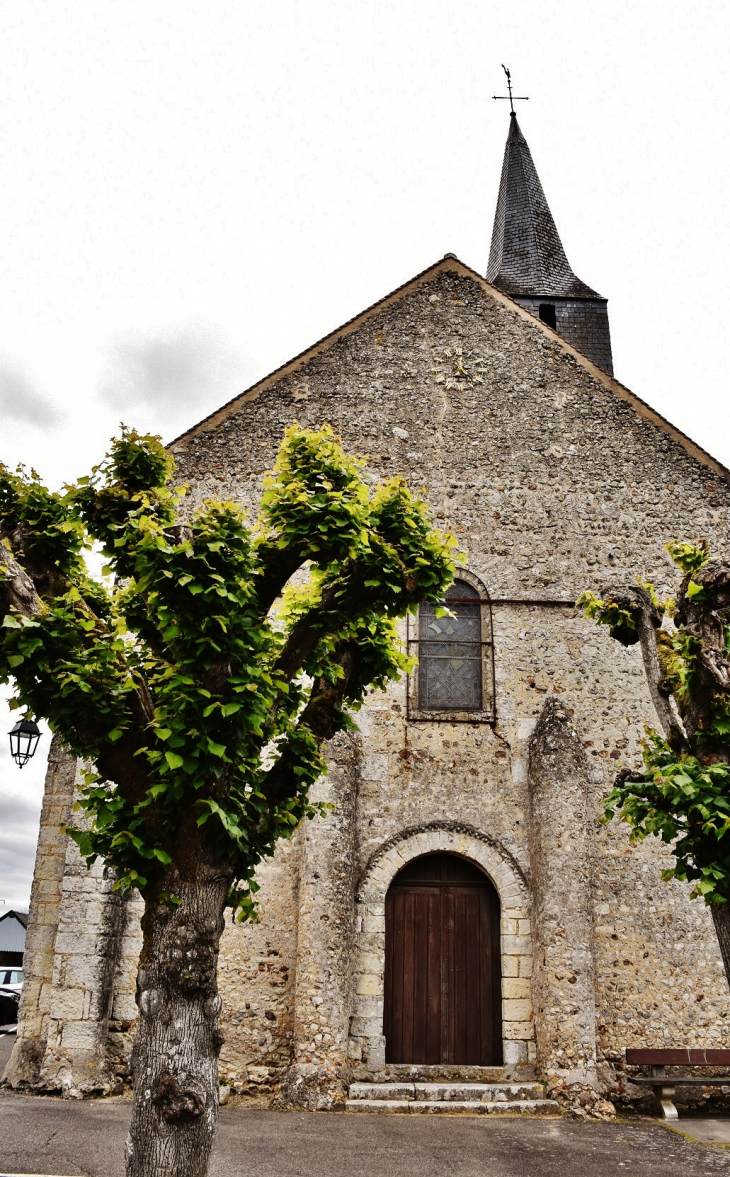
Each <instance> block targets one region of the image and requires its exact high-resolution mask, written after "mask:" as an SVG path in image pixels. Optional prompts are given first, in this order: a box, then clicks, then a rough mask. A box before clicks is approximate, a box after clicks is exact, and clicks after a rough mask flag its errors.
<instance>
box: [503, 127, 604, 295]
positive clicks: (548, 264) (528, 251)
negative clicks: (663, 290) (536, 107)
mask: <svg viewBox="0 0 730 1177" xmlns="http://www.w3.org/2000/svg"><path fill="white" fill-rule="evenodd" d="M487 280H488V281H489V282H491V283H492V284H493V285H494V286H496V287H497V288H498V289H499V290H502V291H504V293H505V294H510V295H513V296H514V295H517V296H520V295H522V296H523V297H524V296H525V295H530V294H533V295H538V296H539V295H548V296H550V295H552V296H556V295H557V296H558V297H561V298H599V297H600V296H599V295H598V294H597V293H596V291H595V290H591V288H590V286H586V284H585V282H581V280H580V278H576V276H575V274H574V273H573V271H572V269H571V268H570V262H569V261H568V259H567V257H566V256H565V250H564V249H563V244H562V242H561V240H560V236H559V234H558V230H557V229H556V227H555V221H554V220H553V216H552V213H551V212H550V209H549V207H548V202H547V200H546V199H545V193H544V192H543V189H542V184H541V183H540V177H539V176H538V174H537V171H536V169H535V165H534V163H533V161H532V155H531V154H530V148H529V147H528V146H527V140H526V139H525V136H524V135H523V134H522V131H521V130H520V125H519V123H518V122H517V115H516V114H514V113H512V114H511V115H510V120H509V135H508V136H507V144H506V146H505V149H504V162H503V164H502V179H501V181H500V185H499V198H498V200H497V212H496V214H495V217H494V229H493V230H492V248H491V250H490V254H489V267H488V269H487Z"/></svg>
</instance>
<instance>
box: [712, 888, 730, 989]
mask: <svg viewBox="0 0 730 1177" xmlns="http://www.w3.org/2000/svg"><path fill="white" fill-rule="evenodd" d="M710 910H711V912H712V921H713V923H714V925H715V932H716V933H717V942H718V944H719V945H720V952H721V954H722V963H723V965H724V966H725V976H726V978H727V983H728V985H730V902H728V903H711V904H710Z"/></svg>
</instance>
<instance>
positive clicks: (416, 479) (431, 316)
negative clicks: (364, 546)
mask: <svg viewBox="0 0 730 1177" xmlns="http://www.w3.org/2000/svg"><path fill="white" fill-rule="evenodd" d="M293 421H298V422H299V423H300V424H301V425H304V426H318V425H321V424H322V423H324V422H325V421H326V422H329V423H330V424H331V425H332V426H333V427H334V428H335V430H336V431H337V432H338V433H340V434H341V436H342V438H343V442H344V444H345V446H346V447H347V448H348V449H351V450H354V451H358V452H362V453H368V454H369V455H370V457H371V466H372V469H373V472H374V473H375V474H376V475H377V476H379V477H387V476H390V475H393V474H402V475H405V476H406V477H407V478H408V480H409V482H410V483H411V485H412V486H414V487H417V488H421V489H422V490H423V491H424V493H425V494H426V495H427V497H428V498H429V501H430V502H431V504H432V507H433V509H434V512H435V514H436V516H437V517H438V519H439V520H441V521H443V523H444V525H445V526H449V527H451V528H453V529H454V530H455V531H456V533H457V535H458V536H459V538H460V540H461V541H462V543H463V544H464V545H465V546H466V547H467V548H468V550H469V552H470V553H472V556H473V559H474V560H475V564H474V568H473V570H474V571H475V572H477V573H478V574H479V575H482V576H483V577H484V579H485V581H486V583H487V584H488V586H489V588H490V591H491V592H493V593H495V592H496V593H499V594H502V595H504V596H511V595H516V594H518V593H519V594H522V593H524V592H525V591H529V592H530V593H531V594H534V593H538V594H541V595H548V596H552V595H555V593H556V592H559V595H560V596H561V597H563V596H564V599H571V598H573V597H574V596H575V594H576V593H577V592H579V591H580V590H581V589H582V588H584V587H586V586H593V585H594V584H595V583H596V577H597V575H598V576H605V574H609V575H610V576H611V577H612V578H614V577H615V576H616V575H619V576H628V577H629V578H630V579H633V576H634V572H635V570H636V569H638V568H639V567H643V568H646V569H648V570H649V571H650V572H652V573H653V574H655V575H658V576H659V578H660V579H661V578H662V575H663V574H664V572H665V570H666V569H667V564H666V558H665V554H664V548H663V544H664V540H665V538H670V537H687V536H689V535H700V534H701V535H706V534H707V535H710V534H711V533H712V532H713V531H714V532H716V533H717V529H718V528H720V527H722V526H723V525H724V523H725V522H726V519H727V509H728V506H730V495H729V491H728V483H727V477H728V475H727V471H725V469H724V468H723V467H722V466H720V464H719V463H717V462H715V461H714V460H713V459H712V458H710V457H709V455H706V454H704V452H703V451H702V450H700V449H699V447H697V446H695V445H694V444H693V443H692V442H691V441H689V439H687V438H686V437H684V436H683V435H682V434H681V433H680V432H679V431H678V430H675V429H673V427H672V426H670V425H669V424H668V423H667V422H665V421H664V420H663V419H662V418H661V417H660V416H659V415H658V414H656V413H654V412H653V410H651V409H650V408H649V407H648V406H647V405H645V404H643V402H641V401H640V400H639V399H638V398H636V397H634V396H633V395H632V394H631V393H630V392H629V391H628V390H627V389H625V388H623V386H621V385H620V384H618V383H617V382H616V381H614V380H613V379H611V378H610V377H608V376H606V375H605V373H603V372H601V370H600V369H599V368H597V367H596V366H595V365H593V364H592V363H591V362H590V361H589V360H586V359H585V357H582V356H580V355H579V353H577V352H576V351H575V350H574V349H573V348H572V347H570V345H568V344H567V343H566V342H565V341H564V340H563V339H562V338H561V337H560V336H558V335H557V334H556V333H555V332H554V331H552V330H550V329H549V328H548V327H546V326H545V325H544V324H543V323H541V322H540V321H539V320H538V319H536V318H534V317H533V316H532V315H530V314H529V313H528V312H526V311H524V310H523V309H522V308H521V307H518V306H516V304H515V303H513V302H512V301H511V300H510V299H508V298H506V297H505V296H504V295H502V294H501V293H500V292H499V291H497V290H495V289H494V288H493V287H491V286H490V285H489V284H488V283H486V282H485V281H484V280H483V279H481V278H479V277H478V275H476V274H474V273H473V272H472V271H469V270H468V269H467V268H466V267H465V266H463V265H462V264H461V263H460V262H458V261H457V260H456V259H449V258H447V259H445V260H444V261H443V262H441V263H439V264H438V265H437V266H435V267H433V269H432V270H430V271H426V273H425V274H423V275H421V276H420V277H419V278H418V279H415V280H414V281H413V282H412V283H410V284H408V285H406V286H405V287H402V288H401V289H400V290H399V291H396V292H395V293H394V294H393V295H391V296H390V297H389V298H387V299H385V300H383V302H381V303H379V304H377V305H376V306H375V307H373V308H371V309H370V310H368V311H366V312H365V313H364V314H363V315H361V316H359V318H357V319H355V320H353V321H352V323H350V324H347V325H346V326H345V327H344V328H342V329H341V330H340V331H338V332H335V333H334V334H333V335H332V336H330V337H328V338H327V339H326V340H324V341H322V343H320V344H318V345H315V347H313V348H312V349H311V350H310V351H309V352H306V353H304V355H302V356H301V357H299V358H298V359H296V360H294V361H293V362H292V363H290V364H289V365H286V366H285V367H284V368H282V369H280V370H279V372H277V373H274V374H273V375H272V376H271V377H268V378H267V379H266V380H264V381H261V382H260V383H259V384H258V385H255V386H254V387H253V388H252V389H250V390H249V392H247V393H245V394H243V395H242V396H241V397H239V398H237V399H236V400H235V401H233V402H232V403H231V404H230V405H229V406H227V407H226V408H224V409H222V410H221V411H220V412H219V413H217V414H215V415H214V416H212V417H211V418H209V419H208V420H207V421H205V422H202V423H201V425H199V426H197V427H196V428H195V429H193V430H191V431H190V432H189V433H188V434H186V435H184V436H183V437H182V438H180V439H179V440H178V441H177V442H176V443H174V445H173V452H175V454H176V457H177V460H178V463H179V466H180V472H181V474H182V476H183V477H184V478H186V479H187V480H188V481H189V482H190V483H191V485H192V487H193V490H194V494H195V497H196V499H200V498H203V497H208V496H210V495H211V494H214V495H215V496H216V497H220V496H221V495H231V496H233V497H235V498H240V499H241V500H242V501H244V502H245V503H246V504H247V505H248V506H250V507H251V509H252V510H254V509H255V503H256V501H257V498H258V494H259V488H260V482H261V477H262V474H263V472H264V471H265V470H266V469H268V468H269V467H270V466H271V464H272V462H273V460H274V457H275V454H276V450H277V447H278V444H279V441H280V438H281V435H282V433H283V430H284V428H286V426H288V425H290V424H291V423H292V422H293ZM548 590H549V591H548Z"/></svg>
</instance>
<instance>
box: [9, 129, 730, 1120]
mask: <svg viewBox="0 0 730 1177" xmlns="http://www.w3.org/2000/svg"><path fill="white" fill-rule="evenodd" d="M611 370H612V361H611V350H610V336H609V331H608V317H607V311H606V302H605V300H604V299H602V298H600V296H599V295H597V294H596V292H595V291H593V290H591V289H590V288H589V287H587V286H585V284H584V283H582V282H580V280H579V279H577V278H576V277H575V275H573V273H572V270H571V269H570V266H569V264H568V262H567V258H566V256H565V253H564V250H563V247H562V245H561V243H560V238H559V236H558V234H557V230H556V228H555V225H554V222H553V220H552V217H551V215H550V211H549V208H548V206H547V202H546V200H545V197H544V193H543V191H542V188H541V186H540V182H539V179H538V178H537V173H536V172H535V169H534V165H533V163H532V159H531V156H530V153H529V149H528V148H527V144H526V143H525V141H524V138H523V136H522V134H521V132H520V130H519V127H518V126H517V121H516V119H515V118H514V116H513V117H512V119H511V122H510V135H509V138H508V141H507V148H506V152H505V164H504V168H503V173H502V182H501V186H500V196H499V203H498V208H497V215H496V218H495V228H494V235H493V244H492V251H491V256H490V269H489V280H486V279H485V278H484V277H481V276H480V275H479V274H477V273H475V272H474V271H472V270H471V269H469V268H468V267H467V266H466V265H464V264H463V263H462V262H460V261H459V260H458V259H457V258H455V257H454V256H453V255H447V256H446V257H445V258H444V259H442V260H441V261H439V262H437V263H436V264H435V265H433V266H432V267H430V268H429V269H428V270H426V271H425V272H424V273H422V274H420V275H418V276H417V277H416V278H414V279H413V280H412V281H410V282H408V283H406V284H405V285H404V286H402V287H401V288H400V289H398V290H396V291H394V292H393V293H392V294H390V295H389V296H388V297H386V298H384V299H383V300H382V301H381V302H379V303H377V304H376V305H374V306H373V307H371V308H369V309H368V310H366V311H365V312H364V313H363V314H361V315H359V316H358V317H357V318H355V319H353V320H352V321H351V322H349V323H347V324H345V326H344V327H342V328H340V329H339V330H337V331H335V332H334V333H333V334H331V335H329V336H328V337H327V338H325V339H324V340H322V341H321V342H320V343H318V344H316V345H315V346H314V347H312V348H311V349H309V350H308V351H306V352H304V353H303V354H302V355H300V356H298V357H297V358H296V359H294V360H293V361H291V362H290V363H288V364H286V365H284V366H283V367H282V368H280V369H279V370H278V371H276V372H274V373H273V374H272V375H271V376H269V377H267V378H266V379H264V380H262V381H260V382H259V383H258V384H256V385H255V386H254V387H253V388H251V389H249V390H248V391H247V392H245V393H244V394H242V395H241V396H239V397H237V398H236V399H235V400H233V401H232V402H231V403H230V404H228V405H226V406H224V407H223V408H222V409H220V410H219V411H218V412H216V413H214V414H213V415H212V416H210V417H209V418H207V419H206V420H204V421H202V422H201V423H200V424H199V425H197V426H196V427H195V428H193V429H191V430H190V431H189V432H188V433H186V434H185V435H184V436H182V437H181V438H179V439H178V440H177V441H176V442H174V443H173V444H172V447H171V448H172V451H173V453H174V454H175V457H176V460H177V463H178V476H179V477H180V479H181V480H185V481H187V482H188V483H189V485H190V487H191V499H192V502H193V504H194V503H196V502H197V503H200V502H202V501H203V500H204V499H206V498H210V497H214V498H232V499H235V500H237V501H239V502H241V503H243V504H244V505H245V506H246V507H247V508H249V510H250V512H251V514H252V515H255V512H256V505H257V501H258V498H259V495H260V491H261V483H262V478H263V475H264V472H265V471H266V469H267V468H268V467H269V466H270V465H271V464H272V462H273V459H274V456H275V453H276V450H277V447H278V444H279V441H280V439H281V436H282V432H283V430H284V428H285V427H287V426H288V425H289V424H291V423H292V422H293V421H298V422H299V423H300V424H301V425H303V426H312V427H314V426H319V425H321V424H323V423H324V422H329V423H330V424H331V425H332V426H333V428H334V429H335V430H336V432H337V433H338V434H339V435H340V436H341V438H342V440H343V444H344V445H345V447H346V448H347V449H349V450H352V451H357V452H361V453H363V452H366V453H368V454H369V455H370V466H369V469H370V470H371V471H372V473H373V477H374V478H377V477H386V476H390V475H392V474H404V475H406V476H407V478H408V480H409V482H410V484H411V485H412V486H413V487H415V488H417V489H418V490H422V491H423V493H424V495H426V496H427V498H428V500H429V502H430V504H431V506H432V509H433V513H434V515H435V518H436V520H437V522H438V523H440V524H442V525H443V526H444V527H448V528H450V529H452V530H453V531H454V532H455V534H456V535H457V537H458V539H459V542H460V545H461V546H462V549H463V550H464V551H466V552H467V554H468V555H467V559H466V565H465V567H464V568H463V569H462V570H460V572H459V577H458V582H457V586H456V593H455V596H454V599H453V611H454V613H455V622H454V626H453V627H452V629H451V630H450V631H449V630H448V627H442V628H441V629H439V628H438V623H436V628H435V629H434V618H433V615H432V613H431V614H430V615H429V614H428V613H427V612H425V613H423V615H422V616H421V617H420V618H416V619H409V625H408V628H406V627H405V626H404V629H403V640H404V642H407V643H408V645H409V649H410V651H411V652H412V653H413V654H416V655H418V657H419V667H418V668H417V669H416V671H415V672H414V674H413V675H412V676H410V678H409V679H408V680H406V679H403V680H402V681H400V682H399V683H397V684H394V685H392V686H391V687H390V689H389V690H388V691H387V692H386V693H374V694H372V695H371V696H370V697H369V700H368V703H367V705H366V706H365V707H364V709H363V711H362V712H361V713H360V714H359V716H358V723H359V733H358V734H353V735H349V734H347V735H340V736H338V737H337V738H336V739H335V740H334V741H333V742H332V744H331V746H330V749H329V757H328V764H329V769H328V773H327V775H326V777H324V778H323V779H322V780H321V781H320V782H319V783H318V785H317V786H316V789H315V793H316V796H317V797H318V798H319V799H321V800H326V801H330V802H332V803H333V805H334V810H333V811H332V812H331V813H330V814H329V815H328V816H327V817H326V818H317V819H316V820H314V821H312V822H309V823H305V824H304V825H303V826H302V827H301V828H300V829H299V830H298V831H297V832H296V834H295V836H294V837H293V839H292V840H291V842H287V843H285V844H282V845H281V847H280V848H279V849H278V851H277V853H276V855H275V856H274V858H273V859H271V860H269V861H267V862H266V863H264V864H263V865H262V866H261V868H260V870H259V872H258V877H259V882H260V883H261V891H260V895H259V897H260V919H259V922H258V923H255V924H248V925H244V926H238V925H233V924H230V925H229V926H228V927H227V928H226V931H225V933H224V937H223V941H222V946H221V953H220V967H219V983H220V992H221V995H222V998H223V1015H222V1029H223V1033H224V1035H225V1044H224V1046H223V1048H222V1054H221V1069H222V1072H223V1073H224V1074H225V1075H226V1076H227V1077H228V1078H229V1079H230V1081H231V1083H232V1085H233V1087H234V1091H237V1092H239V1093H241V1094H244V1095H248V1096H252V1097H257V1098H260V1099H271V1098H276V1099H278V1100H280V1101H282V1102H284V1103H288V1104H289V1105H294V1106H303V1107H315V1108H328V1107H333V1106H339V1105H341V1104H342V1103H343V1101H344V1100H345V1099H346V1096H347V1089H348V1086H349V1085H350V1084H351V1083H353V1082H358V1081H360V1082H367V1081H375V1082H384V1081H390V1080H392V1081H396V1080H399V1079H402V1078H403V1076H404V1074H405V1073H406V1071H407V1072H408V1074H410V1075H411V1076H413V1075H415V1074H416V1073H418V1074H430V1075H433V1076H436V1077H438V1078H442V1079H446V1078H451V1079H454V1080H458V1079H468V1078H479V1077H482V1078H484V1077H485V1076H492V1077H493V1078H494V1077H497V1078H501V1079H502V1080H504V1081H513V1082H517V1081H521V1080H524V1081H525V1082H529V1081H530V1080H531V1079H533V1078H534V1077H535V1076H537V1077H538V1078H539V1079H542V1080H545V1081H546V1082H547V1083H548V1085H549V1086H550V1087H551V1088H552V1089H553V1091H556V1092H559V1091H560V1090H561V1088H565V1087H570V1088H573V1089H580V1088H586V1089H588V1088H595V1090H596V1091H597V1092H599V1093H600V1094H602V1095H606V1096H608V1098H611V1099H614V1100H615V1099H621V1098H632V1097H633V1096H637V1097H638V1096H639V1094H640V1089H639V1088H637V1087H635V1086H634V1087H633V1088H632V1086H631V1084H630V1082H629V1079H628V1076H627V1072H626V1068H625V1064H624V1052H625V1049H626V1048H627V1047H631V1046H669V1045H672V1046H675V1045H676V1046H730V1024H729V1022H730V1019H729V1017H728V1014H729V1013H730V997H729V995H728V988H727V984H726V981H725V978H724V974H723V971H722V965H721V961H720V956H719V951H718V948H717V944H716V941H715V936H714V931H713V928H712V921H711V919H710V917H709V914H708V912H707V911H706V909H705V908H704V907H703V906H702V905H701V904H700V903H698V902H691V901H690V899H689V887H688V886H686V885H684V884H682V883H677V882H673V883H671V884H669V885H668V884H666V883H664V882H663V881H662V880H661V877H660V872H661V870H662V869H663V868H664V867H665V866H666V865H667V864H668V851H667V848H666V847H663V846H662V845H661V844H659V843H656V842H654V841H652V840H649V841H647V842H645V843H644V844H642V845H639V846H632V845H631V844H630V843H629V840H628V836H627V831H626V828H625V827H623V826H621V825H619V824H618V823H616V822H613V823H610V824H609V825H601V824H600V822H599V820H598V819H599V815H600V813H601V800H602V798H603V797H604V796H605V795H606V793H607V792H608V791H609V789H610V787H611V783H612V780H613V777H614V775H615V773H616V771H617V769H619V768H620V767H621V766H623V765H632V764H636V763H638V762H639V759H640V740H641V738H642V735H643V726H644V724H647V723H648V724H651V725H656V724H657V719H656V716H655V714H654V711H653V707H652V703H651V700H650V697H649V693H648V689H647V686H646V683H645V679H644V673H643V668H642V663H641V655H640V652H639V649H638V647H632V648H630V649H624V648H623V647H619V646H618V644H617V643H615V642H612V641H611V640H610V638H609V636H608V634H607V633H606V632H603V631H602V630H600V629H599V628H598V627H596V626H595V625H594V624H592V623H591V622H589V621H586V620H585V619H583V618H582V616H581V615H580V613H579V612H578V611H576V609H575V608H574V604H573V603H574V601H575V599H576V597H577V596H578V594H579V593H580V592H581V591H582V590H584V589H587V588H590V589H593V590H596V591H598V590H600V588H601V587H602V586H603V585H605V584H606V583H614V584H615V583H617V582H621V581H625V582H628V583H632V582H633V581H634V579H635V577H636V575H637V574H642V575H643V574H646V575H648V576H650V577H652V578H653V579H654V581H655V582H656V583H657V585H658V587H659V590H660V592H665V591H671V589H672V588H673V587H674V586H675V585H676V580H677V578H676V575H675V572H674V570H673V568H672V566H671V564H670V561H669V559H668V557H667V555H666V553H665V550H664V543H665V541H666V540H669V539H696V538H699V537H702V536H703V537H707V539H708V540H709V541H710V544H711V545H712V547H713V549H715V550H716V551H718V552H725V551H726V548H727V539H726V537H727V524H728V509H729V508H730V488H729V486H728V479H729V477H730V475H729V474H728V471H727V470H726V469H725V468H724V467H723V466H721V465H720V464H719V463H718V462H716V461H715V460H714V459H713V458H711V457H710V456H709V455H708V454H707V453H705V452H704V451H702V450H701V449H700V448H699V447H698V446H696V445H695V444H694V443H693V442H691V441H690V440H689V439H688V438H687V437H685V436H684V435H683V434H682V433H681V432H680V431H679V430H677V429H675V428H673V427H672V426H671V425H670V424H669V423H668V422H667V421H666V420H664V419H663V418H662V417H661V416H660V415H659V414H658V413H656V412H655V411H654V410H652V409H651V408H650V407H649V406H648V405H647V404H645V403H644V402H643V401H641V400H640V399H639V398H638V397H637V396H635V395H634V394H633V393H631V392H630V391H629V390H628V389H627V388H625V387H624V386H623V385H621V384H620V383H619V382H618V381H616V380H615V379H614V378H613V376H612V375H611ZM74 779H75V766H74V764H73V763H72V762H70V761H69V760H68V758H67V757H65V756H64V754H63V752H62V750H61V749H59V748H57V747H54V748H53V750H52V754H51V760H50V765H49V772H48V781H47V789H46V797H45V802H44V808H43V816H42V823H41V832H40V838H39V845H38V856H37V863H36V874H35V880H34V885H33V895H32V902H31V913H30V924H29V928H28V941H27V949H26V964H27V971H28V982H27V985H26V991H25V994H24V998H23V1006H22V1009H21V1021H20V1027H19V1038H18V1043H17V1046H16V1048H15V1051H14V1054H13V1057H12V1059H11V1061H10V1064H9V1067H8V1070H7V1072H6V1080H7V1081H9V1082H11V1083H14V1084H22V1083H28V1084H32V1085H34V1086H36V1087H37V1088H40V1089H53V1090H62V1091H65V1092H66V1093H71V1094H82V1093H83V1092H85V1091H94V1090H96V1091H109V1090H115V1089H119V1087H120V1086H121V1084H122V1083H123V1081H124V1079H125V1075H126V1070H125V1068H126V1065H127V1057H128V1050H129V1039H130V1035H131V1033H132V1032H133V1026H134V1018H135V1013H136V1007H135V1004H134V999H133V992H134V975H135V959H136V953H137V951H138V944H139V931H138V921H139V901H138V900H137V899H131V900H127V901H122V900H120V899H119V897H118V896H117V895H116V894H115V893H113V892H112V890H111V884H110V883H109V881H108V880H104V879H103V876H102V872H101V869H100V868H95V869H94V870H92V871H91V872H87V871H86V870H85V868H84V867H83V865H82V864H81V863H80V861H79V859H78V855H77V852H76V850H75V848H74V846H73V845H70V844H69V842H68V840H67V839H66V838H65V837H64V836H63V835H61V834H60V833H59V826H60V825H62V824H63V822H64V821H65V820H66V819H67V817H68V814H69V812H70V806H71V804H72V801H73V793H74V787H75V783H74ZM439 872H440V873H439ZM437 876H438V877H437ZM495 913H496V914H495ZM455 929H456V930H455ZM475 945H476V947H475ZM460 954H461V955H460ZM475 1019H476V1020H475ZM477 1023H478V1025H477ZM475 1027H476V1029H475ZM404 1068H405V1069H404Z"/></svg>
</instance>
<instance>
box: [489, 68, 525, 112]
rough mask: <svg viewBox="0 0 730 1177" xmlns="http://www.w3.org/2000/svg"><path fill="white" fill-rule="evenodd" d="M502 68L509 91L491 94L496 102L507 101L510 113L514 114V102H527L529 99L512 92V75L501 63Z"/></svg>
mask: <svg viewBox="0 0 730 1177" xmlns="http://www.w3.org/2000/svg"><path fill="white" fill-rule="evenodd" d="M502 69H503V70H504V72H505V73H506V75H507V90H508V92H509V93H508V94H493V95H492V98H494V99H495V101H496V102H507V101H509V108H510V112H511V113H512V114H514V113H515V108H514V103H515V102H529V101H530V99H529V98H518V96H517V95H516V94H513V93H512V75H511V74H510V72H509V70H508V69H507V66H506V65H503V66H502Z"/></svg>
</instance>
